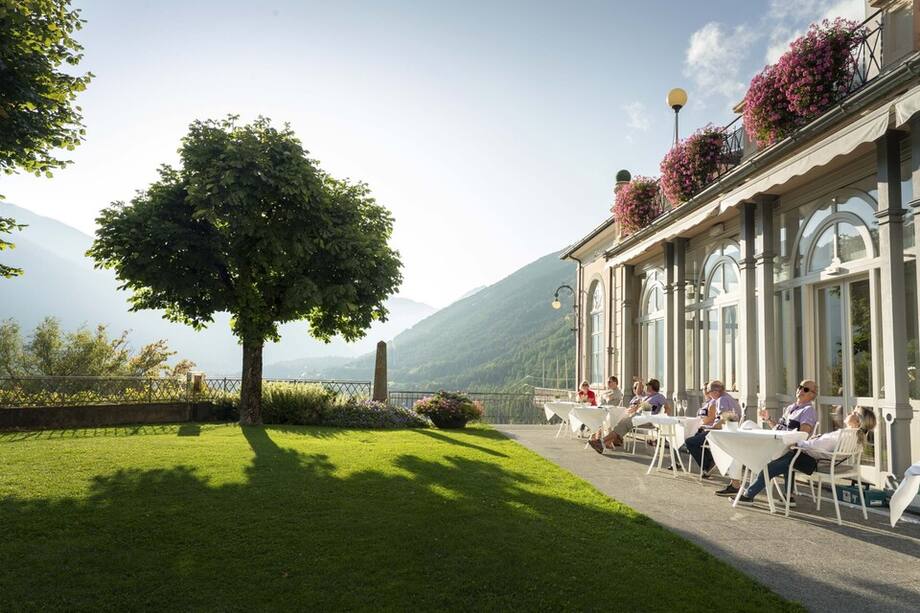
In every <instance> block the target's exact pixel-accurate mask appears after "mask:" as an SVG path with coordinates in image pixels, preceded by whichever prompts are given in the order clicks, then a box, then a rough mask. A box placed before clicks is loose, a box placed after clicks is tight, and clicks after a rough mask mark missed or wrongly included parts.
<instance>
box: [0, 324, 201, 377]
mask: <svg viewBox="0 0 920 613" xmlns="http://www.w3.org/2000/svg"><path fill="white" fill-rule="evenodd" d="M174 355H175V352H174V351H170V350H169V347H168V346H167V344H166V341H164V340H159V341H156V342H154V343H150V344H148V345H144V346H143V347H141V348H140V350H139V351H137V352H134V351H132V350H131V347H130V345H129V344H128V333H127V332H122V333H121V335H120V336H117V337H115V338H110V337H109V334H108V330H107V328H106V327H105V326H103V325H100V326H97V327H96V329H95V330H89V329H88V328H80V329H78V330H76V331H74V332H69V333H65V332H64V331H63V330H62V329H61V324H60V322H59V321H58V320H57V319H54V318H53V317H48V318H45V320H44V321H42V323H40V324H39V325H38V326H36V327H35V330H34V331H33V332H32V334H31V335H30V336H29V339H28V340H27V341H26V340H24V339H23V337H22V333H21V332H20V329H19V324H17V323H16V322H15V321H12V320H7V321H4V322H2V323H0V377H34V376H73V375H81V376H83V375H92V376H109V377H159V376H182V375H184V374H185V373H187V372H188V371H189V370H191V369H192V368H194V366H195V364H194V363H192V362H190V361H189V360H181V361H179V362H178V363H177V364H175V365H174V366H169V365H168V364H167V362H168V360H169V359H170V358H171V357H172V356H174Z"/></svg>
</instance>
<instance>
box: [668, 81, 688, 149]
mask: <svg viewBox="0 0 920 613" xmlns="http://www.w3.org/2000/svg"><path fill="white" fill-rule="evenodd" d="M667 101H668V106H669V107H671V108H672V109H674V144H675V145H676V144H677V139H678V136H677V116H678V114H679V113H680V110H681V109H682V108H684V106H685V105H686V104H687V92H685V91H684V90H682V89H681V88H679V87H675V88H674V89H672V90H671V91H669V92H668V97H667Z"/></svg>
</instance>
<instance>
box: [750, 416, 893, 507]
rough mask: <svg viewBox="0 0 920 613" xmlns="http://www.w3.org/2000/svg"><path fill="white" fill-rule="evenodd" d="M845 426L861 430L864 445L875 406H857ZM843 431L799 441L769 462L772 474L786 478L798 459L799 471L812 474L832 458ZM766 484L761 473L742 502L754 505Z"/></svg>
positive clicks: (873, 423) (870, 426)
mask: <svg viewBox="0 0 920 613" xmlns="http://www.w3.org/2000/svg"><path fill="white" fill-rule="evenodd" d="M845 425H846V427H847V429H855V430H857V434H856V436H857V437H858V438H859V442H860V444H862V443H864V442H865V441H866V434H868V432H869V431H870V430H872V429H873V428H875V413H873V412H872V410H871V409H868V408H865V407H856V408H855V409H853V411H852V412H851V413H850V414H849V415H847V418H846V420H845ZM843 431H844V430H842V429H841V430H834V431H833V432H828V433H827V434H822V435H821V436H819V437H817V438H813V439H810V440H807V441H801V442H799V443H796V444H795V445H793V447H792V449H790V450H789V451H788V452H787V453H786V455H784V456H782V457H780V458H778V459H776V460H773V461H772V462H770V463H769V464H768V465H767V469H768V470H769V471H770V474H771V475H775V476H777V477H782V478H783V479H785V478H786V474H787V473H788V472H789V466H790V465H791V464H792V462H793V460H794V461H795V465H794V466H793V468H794V469H795V470H798V471H800V472H803V473H805V474H806V475H810V474H811V473H813V472H815V468H817V467H818V460H826V459H828V458H830V457H831V455H832V454H833V452H834V449H836V448H837V441H838V440H839V439H840V433H841V432H843ZM799 449H801V450H802V453H799V454H798V457H796V453H797V451H798V450H799ZM764 487H766V486H765V483H764V477H763V473H762V472H761V473H760V475H759V476H758V477H757V481H755V482H754V483H752V484H751V486H750V487H749V488H747V491H746V492H744V494H742V495H741V498H739V499H738V502H739V503H742V504H752V503H753V502H754V497H755V496H757V494H759V493H760V492H761V491H762V490H763V489H764ZM794 504H795V501H794V500H792V499H790V500H789V506H793V505H794Z"/></svg>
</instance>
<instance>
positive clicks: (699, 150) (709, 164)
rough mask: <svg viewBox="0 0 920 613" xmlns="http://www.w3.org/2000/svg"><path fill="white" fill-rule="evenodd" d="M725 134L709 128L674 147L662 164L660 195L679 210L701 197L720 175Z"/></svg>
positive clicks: (711, 127) (699, 131) (714, 128)
mask: <svg viewBox="0 0 920 613" xmlns="http://www.w3.org/2000/svg"><path fill="white" fill-rule="evenodd" d="M724 148H725V133H724V132H723V131H722V130H721V129H719V128H716V127H713V126H706V127H705V128H703V129H702V130H698V131H697V132H695V133H693V134H692V135H690V136H689V137H687V138H686V139H684V140H683V141H681V142H679V143H678V144H676V145H674V147H672V148H671V150H670V151H669V152H668V154H667V155H666V156H664V159H663V160H661V191H662V192H664V195H665V197H666V198H667V199H668V201H670V203H671V204H672V205H675V206H677V205H678V204H681V203H683V202H686V201H687V200H690V199H691V198H693V197H694V196H695V195H697V194H698V193H700V192H701V191H702V190H703V188H705V187H706V186H707V185H709V184H710V183H712V181H713V180H714V179H715V178H716V177H717V176H718V175H719V168H720V166H721V165H722V164H723V162H724V160H725V154H724Z"/></svg>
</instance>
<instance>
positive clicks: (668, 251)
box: [656, 241, 677, 394]
mask: <svg viewBox="0 0 920 613" xmlns="http://www.w3.org/2000/svg"><path fill="white" fill-rule="evenodd" d="M664 270H665V272H664V352H665V359H664V373H663V376H661V375H659V376H661V378H662V381H661V388H662V389H663V390H665V393H666V394H670V393H671V392H672V391H673V388H674V370H675V368H674V363H675V361H676V358H677V356H675V355H674V243H673V242H671V241H668V242H666V243H665V244H664ZM656 374H657V373H656Z"/></svg>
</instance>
